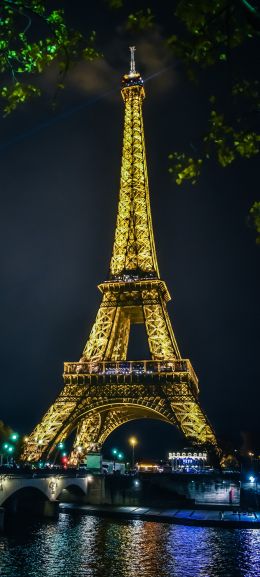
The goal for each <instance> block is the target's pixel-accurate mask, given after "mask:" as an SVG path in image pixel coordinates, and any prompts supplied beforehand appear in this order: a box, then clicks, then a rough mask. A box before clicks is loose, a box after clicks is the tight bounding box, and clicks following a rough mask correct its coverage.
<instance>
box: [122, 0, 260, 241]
mask: <svg viewBox="0 0 260 577" xmlns="http://www.w3.org/2000/svg"><path fill="white" fill-rule="evenodd" d="M112 1H113V0H112ZM122 4H123V2H122V1H121V2H120V5H121V6H122ZM128 4H130V5H131V3H129V2H127V1H126V0H125V2H124V5H125V7H127V5H128ZM139 4H140V5H141V6H140V9H139V10H138V11H136V12H135V13H133V12H131V13H130V14H129V15H128V19H127V24H126V28H127V29H130V30H131V31H135V32H137V33H138V32H140V31H143V30H144V29H148V30H149V28H151V27H153V26H157V27H159V29H160V31H161V33H162V34H163V37H164V40H165V43H166V44H167V46H168V47H169V49H170V50H171V51H172V54H173V56H174V57H175V58H177V59H178V60H179V62H180V63H181V64H182V66H183V68H184V70H185V72H186V74H187V76H188V78H189V79H190V81H192V82H194V83H196V84H198V83H199V81H200V78H201V77H202V76H203V78H204V79H205V78H206V79H207V82H206V83H205V81H204V83H203V85H204V86H207V85H208V86H209V87H210V92H209V94H208V95H206V94H204V95H202V98H204V100H205V111H207V112H208V121H207V125H205V128H204V130H203V132H202V133H201V134H200V135H198V136H197V137H196V138H195V145H194V141H193V142H192V143H191V144H189V145H188V146H187V148H186V150H183V151H180V152H179V151H172V152H171V153H170V154H169V156H168V159H169V172H170V174H171V175H172V177H173V178H174V180H175V182H176V183H177V184H178V185H181V184H183V183H185V182H187V181H188V182H190V183H191V184H196V183H197V182H198V179H199V176H200V174H201V171H202V170H203V168H204V166H205V164H206V162H207V161H208V160H209V159H213V160H215V161H217V163H218V164H219V165H220V166H221V167H223V168H225V167H227V166H229V165H230V164H232V163H233V162H234V161H235V160H236V159H238V158H240V159H241V158H243V159H250V158H252V157H253V156H255V155H257V154H258V153H259V146H260V144H259V143H260V136H259V134H258V133H257V132H256V130H255V119H256V114H257V112H259V107H260V106H259V104H260V98H259V82H258V80H257V79H256V63H255V64H254V54H255V52H256V46H255V45H256V39H257V38H258V35H259V32H258V31H259V22H260V11H258V10H257V8H256V1H255V0H250V1H245V0H229V1H228V2H227V0H217V1H215V2H212V0H197V1H196V2H190V1H188V0H178V1H177V2H175V6H173V7H171V8H170V9H169V8H168V7H169V4H168V3H166V2H161V3H160V6H159V7H158V6H156V7H155V13H154V14H153V12H152V10H151V8H150V1H149V0H148V1H147V2H146V1H144V2H140V3H139ZM129 8H130V6H129ZM172 32H174V33H172ZM244 51H246V54H247V57H248V58H249V62H248V60H247V58H243V54H244ZM251 56H252V62H250V57H251ZM220 82H221V90H220ZM207 101H208V103H207ZM250 216H251V221H253V222H254V223H255V226H256V228H257V227H259V203H255V204H254V205H253V207H252V209H251V212H250ZM257 230H258V232H259V229H258V228H257Z"/></svg>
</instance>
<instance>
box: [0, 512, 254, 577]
mask: <svg viewBox="0 0 260 577" xmlns="http://www.w3.org/2000/svg"><path fill="white" fill-rule="evenodd" d="M259 575H260V532H259V530H257V529H221V528H205V527H189V526H180V525H170V524H168V523H154V522H148V521H141V520H120V521H118V520H114V519H109V518H104V519H102V518H98V517H91V516H87V515H82V514H81V513H69V514H66V513H59V517H58V519H56V520H42V519H31V520H30V519H27V520H25V521H23V522H22V521H21V520H18V518H16V519H15V518H14V520H13V521H12V523H11V524H9V526H8V527H7V530H6V532H5V533H4V534H2V535H1V536H0V576H1V577H139V576H140V577H259Z"/></svg>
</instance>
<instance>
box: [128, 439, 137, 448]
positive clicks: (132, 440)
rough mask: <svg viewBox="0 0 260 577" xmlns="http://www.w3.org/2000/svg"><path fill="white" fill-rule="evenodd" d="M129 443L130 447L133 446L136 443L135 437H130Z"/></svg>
mask: <svg viewBox="0 0 260 577" xmlns="http://www.w3.org/2000/svg"><path fill="white" fill-rule="evenodd" d="M129 443H130V445H131V446H132V447H135V445H137V443H138V441H137V439H136V437H130V439H129Z"/></svg>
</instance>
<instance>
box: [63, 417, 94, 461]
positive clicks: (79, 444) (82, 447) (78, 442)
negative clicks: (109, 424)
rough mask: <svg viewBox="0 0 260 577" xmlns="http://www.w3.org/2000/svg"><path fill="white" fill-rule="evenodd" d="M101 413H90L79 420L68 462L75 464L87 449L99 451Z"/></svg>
mask: <svg viewBox="0 0 260 577" xmlns="http://www.w3.org/2000/svg"><path fill="white" fill-rule="evenodd" d="M100 427H101V414H100V413H92V414H91V415H89V416H87V417H85V418H84V419H83V420H81V421H80V423H79V425H78V428H77V433H76V437H75V441H74V445H73V450H72V452H71V455H70V459H69V462H70V464H71V465H72V464H73V465H76V464H77V463H78V461H79V459H82V458H83V457H84V456H85V455H87V453H89V451H100V449H101V445H100V443H99V436H100Z"/></svg>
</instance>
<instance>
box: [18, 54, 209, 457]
mask: <svg viewBox="0 0 260 577" xmlns="http://www.w3.org/2000/svg"><path fill="white" fill-rule="evenodd" d="M121 93H122V97H123V101H124V134H123V149H122V163H121V177H120V189H119V201H118V211H117V220H116V230H115V236H114V243H113V249H112V258H111V261H110V268H109V274H108V277H107V278H106V280H105V281H104V282H103V283H101V284H100V285H99V287H98V288H99V290H100V292H101V293H102V300H101V303H100V307H99V309H98V311H97V315H96V319H95V322H94V324H93V326H92V329H91V331H90V334H89V337H88V340H87V342H86V345H85V347H84V350H83V354H82V356H81V358H80V360H79V361H77V362H72V363H71V362H66V363H64V375H63V376H64V388H63V389H62V391H61V392H60V394H59V395H58V397H57V398H56V400H55V402H54V404H53V405H52V406H51V407H50V408H49V410H48V411H47V413H46V414H45V415H44V416H43V418H42V420H41V422H40V423H39V424H38V425H37V426H36V427H35V429H34V431H33V432H32V433H31V435H30V436H29V442H28V443H27V444H26V446H25V447H24V450H23V454H22V456H21V458H22V459H23V460H24V461H27V460H32V461H38V460H39V459H41V458H44V459H45V458H46V459H48V458H49V455H50V453H52V452H53V451H55V450H56V445H57V439H64V438H65V437H67V436H69V435H70V434H71V433H72V431H74V430H75V429H76V435H75V441H74V445H73V449H72V452H71V454H70V457H69V464H70V465H77V463H78V462H79V461H80V460H82V459H83V457H85V456H86V455H87V454H88V453H93V454H95V455H96V456H95V459H96V461H97V467H99V465H100V463H99V462H98V455H99V453H100V451H101V448H102V445H103V443H104V442H105V440H106V439H107V437H108V436H109V435H110V434H111V433H112V431H114V430H115V429H116V428H117V427H119V426H121V425H122V424H123V423H126V422H128V421H130V420H134V419H142V418H151V419H152V418H155V419H160V420H162V421H164V422H167V423H171V424H172V425H175V426H177V427H178V428H179V430H180V431H181V432H182V433H183V435H184V436H185V437H186V438H187V439H188V441H189V442H191V443H194V444H197V445H198V446H200V447H202V446H203V445H204V446H205V445H207V446H211V447H212V448H213V449H214V451H215V453H216V454H218V453H219V449H218V446H217V441H216V437H215V434H214V431H213V429H212V427H211V425H210V423H209V421H208V419H207V417H206V415H205V413H204V412H203V410H202V408H201V406H200V404H199V400H198V392H199V389H198V378H197V376H196V374H195V372H194V370H193V367H192V365H191V362H190V361H189V359H185V358H182V357H181V354H180V351H179V348H178V345H177V341H176V338H175V335H174V331H173V327H172V323H171V320H170V317H169V314H168V311H167V302H168V301H169V300H170V294H169V292H168V289H167V287H166V284H165V282H164V281H163V280H162V279H161V278H160V273H159V267H158V262H157V255H156V249H155V241H154V234H153V225H152V214H151V206H150V195H149V183H148V172H147V163H146V151H145V138H144V128H143V113H142V107H143V101H144V98H145V90H144V83H143V80H142V78H141V76H140V74H139V73H138V72H137V71H136V68H135V60H134V47H133V46H132V47H131V64H130V73H129V74H125V75H124V76H123V79H122V90H121ZM111 146H112V141H111ZM157 194H158V192H157ZM159 194H160V195H162V194H163V192H162V191H159ZM175 218H177V216H176V215H175ZM173 223H174V221H173ZM187 275H188V271H187ZM187 278H188V277H187ZM186 280H187V279H186V277H185V278H184V279H183V282H186ZM133 324H143V325H144V326H145V331H146V335H147V339H148V345H149V351H150V358H149V359H148V360H141V361H130V360H128V357H127V354H128V342H129V334H130V328H131V325H133ZM36 439H42V440H41V441H39V442H38V443H37V441H36ZM129 442H130V444H131V447H132V453H133V455H132V457H133V458H132V463H133V465H134V449H135V446H136V444H137V439H136V438H135V437H131V439H130V440H129Z"/></svg>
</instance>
